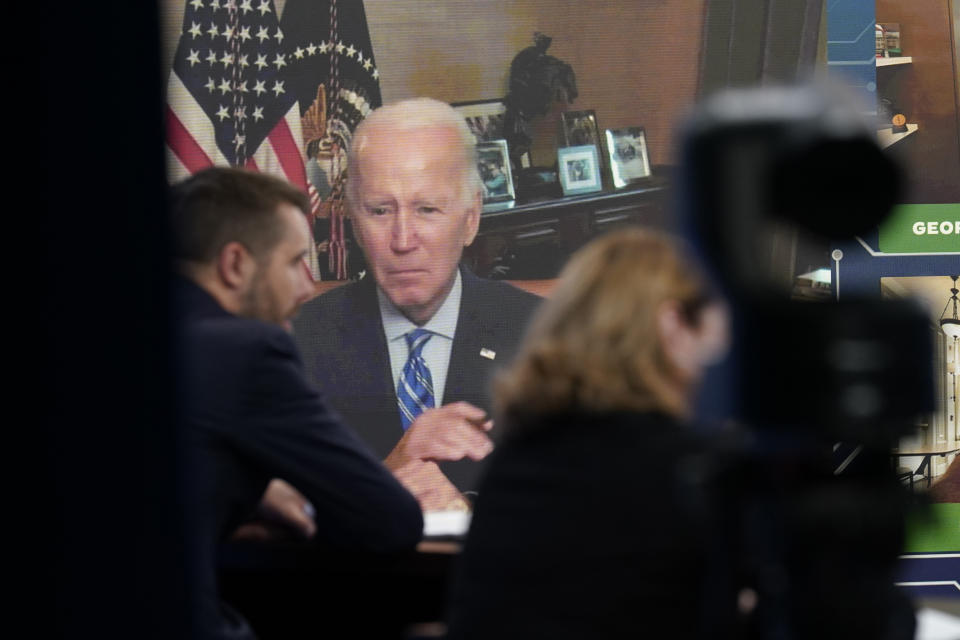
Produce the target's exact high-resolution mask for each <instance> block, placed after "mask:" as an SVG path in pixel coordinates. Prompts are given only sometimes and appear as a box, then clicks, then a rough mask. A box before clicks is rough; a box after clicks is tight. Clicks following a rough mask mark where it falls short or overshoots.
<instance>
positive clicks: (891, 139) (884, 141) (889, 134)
mask: <svg viewBox="0 0 960 640" xmlns="http://www.w3.org/2000/svg"><path fill="white" fill-rule="evenodd" d="M919 128H920V126H919V125H916V124H907V130H906V131H904V132H903V133H893V131H892V130H891V129H890V127H884V128H883V129H877V139H878V140H879V141H880V146H881V147H883V148H884V149H886V148H887V147H889V146H890V145H892V144H896V143H898V142H900V141H901V140H903V139H904V138H906V137H907V136H909V135H911V134H914V133H916V132H917V129H919Z"/></svg>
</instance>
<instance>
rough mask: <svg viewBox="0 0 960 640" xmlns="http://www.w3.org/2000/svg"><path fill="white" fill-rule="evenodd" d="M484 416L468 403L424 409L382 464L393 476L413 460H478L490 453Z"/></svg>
mask: <svg viewBox="0 0 960 640" xmlns="http://www.w3.org/2000/svg"><path fill="white" fill-rule="evenodd" d="M486 416H487V414H486V412H485V411H484V410H483V409H480V408H478V407H475V406H473V405H472V404H470V403H468V402H454V403H452V404H447V405H444V406H442V407H440V408H439V409H427V410H426V411H424V412H423V413H421V414H420V415H419V416H417V419H416V420H414V421H413V423H412V424H411V425H410V427H409V428H408V429H407V432H406V433H405V434H403V437H402V438H401V439H400V442H398V443H397V446H396V447H394V448H393V451H391V452H390V455H389V456H387V459H386V460H385V463H386V465H387V467H388V468H389V469H390V470H391V471H394V472H395V473H396V471H397V470H398V469H400V468H401V467H403V466H405V465H406V464H408V463H409V462H411V461H414V460H419V461H428V460H429V461H441V460H462V459H463V458H470V459H471V460H482V459H483V458H485V457H487V454H489V453H490V452H491V451H493V442H492V441H491V440H490V438H489V436H487V431H489V430H490V429H491V427H493V421H491V420H487V419H486Z"/></svg>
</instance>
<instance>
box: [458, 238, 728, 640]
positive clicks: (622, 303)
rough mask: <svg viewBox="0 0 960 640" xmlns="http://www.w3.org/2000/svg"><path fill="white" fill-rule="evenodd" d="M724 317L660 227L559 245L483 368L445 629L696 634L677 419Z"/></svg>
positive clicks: (715, 345)
mask: <svg viewBox="0 0 960 640" xmlns="http://www.w3.org/2000/svg"><path fill="white" fill-rule="evenodd" d="M726 333H727V332H726V316H725V311H724V309H723V307H722V305H721V304H719V303H718V302H717V301H716V300H715V299H714V298H713V297H712V296H711V295H710V292H709V290H708V287H707V283H706V282H705V280H704V278H703V277H702V275H701V274H700V273H699V272H698V271H697V269H696V268H695V267H694V266H693V264H692V260H691V259H690V258H689V257H688V256H687V255H686V254H685V253H684V252H683V250H682V249H681V248H680V246H679V244H678V243H677V241H675V240H673V239H671V238H670V237H668V236H666V235H663V234H658V233H652V232H647V231H641V230H630V231H624V232H620V233H616V234H611V235H607V236H604V237H602V238H600V239H598V240H596V241H594V242H592V243H591V244H589V245H588V246H586V247H585V248H584V249H582V250H581V251H580V252H578V253H577V255H575V256H574V257H573V259H572V260H571V261H570V263H569V264H568V265H567V266H566V268H565V269H564V270H563V272H562V274H561V276H560V279H559V281H558V283H557V286H556V288H555V289H554V290H553V292H552V293H551V295H550V299H549V300H548V301H547V302H546V303H545V304H544V305H543V307H542V308H541V309H540V311H539V313H538V314H537V315H536V316H535V318H534V320H533V322H532V324H531V326H530V329H529V331H528V333H527V336H526V339H525V342H524V344H523V347H522V348H521V351H520V354H519V356H518V357H517V359H516V361H515V362H514V363H513V365H512V366H511V367H510V368H509V369H508V370H507V371H505V372H504V373H503V374H502V375H501V376H500V377H499V379H498V381H497V386H496V400H497V408H498V417H497V419H498V420H501V421H502V426H503V428H504V431H503V433H504V437H503V441H502V442H501V443H500V444H499V445H498V447H497V449H496V450H495V451H494V453H493V454H492V455H491V458H490V461H489V466H488V468H487V474H486V476H485V478H484V480H483V482H482V484H481V487H480V495H479V497H478V499H477V503H476V507H475V511H474V515H473V522H472V524H471V528H470V532H469V534H468V538H467V541H466V544H465V547H464V551H463V554H462V557H461V558H460V564H459V571H458V575H457V576H456V578H455V581H454V590H453V596H452V601H451V614H450V633H449V637H450V638H513V637H517V638H541V637H542V638H602V637H614V636H616V637H619V636H621V635H624V634H630V635H637V636H643V637H651V638H652V637H671V638H684V637H697V635H698V633H700V630H699V629H698V628H697V611H696V609H697V606H696V602H697V601H698V600H697V599H698V596H699V589H700V584H699V581H700V577H701V576H702V574H703V566H704V562H703V560H704V549H705V548H706V546H707V545H706V541H705V540H704V535H705V533H706V532H705V530H704V529H705V527H704V526H703V520H702V514H700V513H699V512H698V510H697V506H696V505H697V499H696V493H697V490H696V479H695V476H696V475H697V469H698V463H699V462H698V461H699V460H700V459H701V458H700V457H699V456H700V454H701V453H702V451H703V449H704V442H703V436H702V435H701V434H696V433H694V432H693V431H692V430H691V429H689V428H687V427H686V425H685V424H684V422H685V421H686V420H687V419H688V417H689V415H690V413H691V410H690V407H691V402H692V399H693V395H694V392H695V389H696V385H697V382H698V381H699V379H700V377H701V375H702V372H703V369H704V367H705V366H706V365H707V364H708V363H709V362H710V361H712V360H715V359H717V358H718V356H720V355H722V353H723V352H724V351H725V346H726V340H727V336H726ZM661 633H662V634H663V635H662V636H661V635H659V634H661Z"/></svg>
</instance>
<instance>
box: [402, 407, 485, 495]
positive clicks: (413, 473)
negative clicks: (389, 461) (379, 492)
mask: <svg viewBox="0 0 960 640" xmlns="http://www.w3.org/2000/svg"><path fill="white" fill-rule="evenodd" d="M411 427H412V425H411ZM394 475H396V477H397V480H399V481H400V484H402V485H403V486H404V487H406V489H407V491H409V492H410V493H412V494H413V495H414V497H415V498H416V499H417V502H419V503H420V509H421V510H422V511H468V510H469V509H470V503H469V502H468V501H467V499H466V498H464V497H463V494H461V493H460V492H459V491H457V488H456V487H455V486H453V484H451V482H450V481H449V480H447V476H445V475H443V472H442V471H440V467H438V466H437V463H436V462H423V461H420V460H413V461H411V462H409V463H407V464H405V465H404V466H402V467H400V468H399V469H396V470H395V471H394Z"/></svg>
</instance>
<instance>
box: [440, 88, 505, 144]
mask: <svg viewBox="0 0 960 640" xmlns="http://www.w3.org/2000/svg"><path fill="white" fill-rule="evenodd" d="M450 106H452V107H453V108H454V109H456V110H457V111H459V112H460V113H461V114H463V117H464V118H465V119H466V121H467V126H469V127H470V131H472V132H473V135H474V136H475V137H476V139H477V142H478V143H480V142H489V141H491V140H498V139H500V138H503V117H504V114H505V113H506V112H507V105H505V104H503V100H501V99H500V98H496V99H494V100H474V101H473V102H454V103H453V104H451V105H450Z"/></svg>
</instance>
